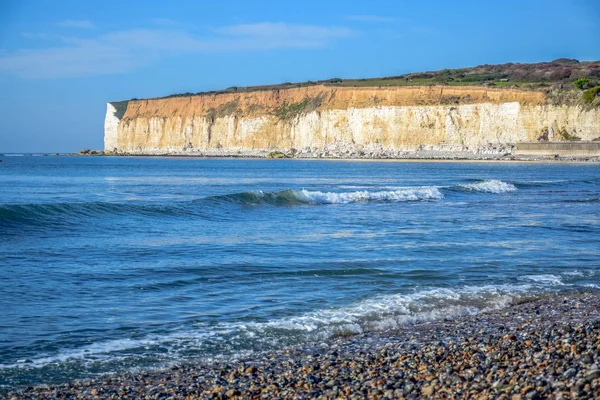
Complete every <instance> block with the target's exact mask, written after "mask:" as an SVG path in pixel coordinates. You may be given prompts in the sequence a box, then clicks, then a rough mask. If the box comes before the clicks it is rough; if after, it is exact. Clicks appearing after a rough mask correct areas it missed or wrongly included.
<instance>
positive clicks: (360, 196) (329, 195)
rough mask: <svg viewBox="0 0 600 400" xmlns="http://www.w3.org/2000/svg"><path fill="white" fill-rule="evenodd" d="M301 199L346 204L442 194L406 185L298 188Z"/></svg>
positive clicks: (315, 202) (311, 201)
mask: <svg viewBox="0 0 600 400" xmlns="http://www.w3.org/2000/svg"><path fill="white" fill-rule="evenodd" d="M294 193H295V195H296V197H297V198H298V199H299V200H301V201H306V202H308V203H311V204H347V203H358V202H367V201H389V202H402V201H426V200H441V199H442V198H443V197H444V195H443V194H442V193H441V192H440V190H439V189H438V188H437V187H433V186H430V187H410V188H409V187H407V188H398V189H396V190H389V191H378V192H369V191H367V190H362V191H356V192H342V193H335V192H320V191H309V190H299V191H295V192H294Z"/></svg>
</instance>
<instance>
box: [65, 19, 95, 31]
mask: <svg viewBox="0 0 600 400" xmlns="http://www.w3.org/2000/svg"><path fill="white" fill-rule="evenodd" d="M56 25H57V26H60V27H61V28H81V29H95V28H96V25H94V24H93V23H92V22H91V21H87V20H73V19H67V20H64V21H61V22H59V23H58V24H56Z"/></svg>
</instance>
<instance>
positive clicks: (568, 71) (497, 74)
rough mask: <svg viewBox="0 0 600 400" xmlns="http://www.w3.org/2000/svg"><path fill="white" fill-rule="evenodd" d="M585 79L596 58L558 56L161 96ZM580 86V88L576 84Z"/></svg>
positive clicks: (536, 84)
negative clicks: (535, 60) (532, 61)
mask: <svg viewBox="0 0 600 400" xmlns="http://www.w3.org/2000/svg"><path fill="white" fill-rule="evenodd" d="M582 78H585V79H587V81H588V82H589V84H593V86H598V85H600V61H584V62H579V61H577V60H573V59H568V58H560V59H557V60H554V61H550V62H541V63H536V64H520V63H507V64H495V65H490V64H485V65H479V66H477V67H471V68H458V69H444V70H440V71H431V72H417V73H408V74H403V75H397V76H389V77H379V78H366V79H340V78H332V79H327V80H321V81H308V82H298V83H290V82H286V83H282V84H278V85H264V86H248V87H238V86H233V87H230V88H227V89H224V90H218V91H212V92H199V93H184V94H174V95H171V96H166V97H163V98H171V97H187V96H203V95H215V94H223V93H244V92H256V91H267V90H285V89H293V88H302V87H310V86H316V85H324V86H334V87H335V86H337V87H394V86H430V85H447V86H488V87H512V88H519V89H526V90H527V89H529V90H546V91H550V90H560V91H569V90H571V91H573V90H576V87H575V86H574V85H573V84H574V82H576V81H578V80H581V79H582ZM580 89H581V88H580Z"/></svg>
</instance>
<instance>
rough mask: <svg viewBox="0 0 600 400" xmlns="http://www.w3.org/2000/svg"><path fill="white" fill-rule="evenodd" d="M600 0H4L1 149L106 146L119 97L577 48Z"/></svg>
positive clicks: (593, 25)
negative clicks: (109, 106) (112, 106)
mask: <svg viewBox="0 0 600 400" xmlns="http://www.w3.org/2000/svg"><path fill="white" fill-rule="evenodd" d="M599 21H600V1H598V0H539V1H538V0H503V1H493V0H490V1H481V0H477V1H459V0H456V1H446V0H430V1H427V0H421V1H401V0H395V1H378V0H371V1H348V0H339V1H338V0H334V1H328V0H303V1H300V2H298V1H289V2H288V1H281V0H279V1H260V0H254V1H245V0H244V1H227V0H221V1H214V0H211V1H201V0H198V1H192V0H190V1H175V0H174V1H164V0H161V1H152V0H144V1H138V0H128V1H123V0H119V1H113V0H102V1H96V0H86V1H81V0H76V1H75V0H57V1H47V0H28V1H21V0H0V153H10V152H48V153H50V152H52V153H54V152H77V151H79V150H81V149H84V148H88V149H102V148H103V135H104V116H105V113H106V103H107V102H109V101H117V100H125V99H131V98H145V97H158V96H165V95H169V94H173V93H185V92H192V93H195V92H200V91H207V90H215V89H223V88H227V87H231V86H250V85H261V84H274V83H282V82H299V81H306V80H320V79H329V78H333V77H338V78H368V77H377V76H390V75H400V74H403V73H408V72H418V71H432V70H439V69H444V68H460V67H468V66H475V65H480V64H496V63H506V62H541V61H550V60H553V59H556V58H561V57H568V58H576V59H578V60H581V61H588V60H600V22H599Z"/></svg>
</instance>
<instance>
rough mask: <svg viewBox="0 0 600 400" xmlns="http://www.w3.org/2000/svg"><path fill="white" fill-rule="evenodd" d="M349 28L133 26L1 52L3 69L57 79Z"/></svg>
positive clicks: (304, 39)
mask: <svg viewBox="0 0 600 400" xmlns="http://www.w3.org/2000/svg"><path fill="white" fill-rule="evenodd" d="M351 34H352V31H351V30H350V29H348V28H338V27H322V26H314V25H292V24H285V23H259V24H247V25H234V26H228V27H223V28H218V29H215V30H214V32H213V35H212V36H209V37H199V36H195V35H192V34H190V33H188V32H186V31H184V30H166V29H130V30H124V31H119V32H112V33H107V34H103V35H98V36H96V37H94V38H85V39H84V38H81V37H75V36H70V37H61V38H60V41H61V45H60V46H57V47H48V48H45V49H21V50H17V51H13V52H8V53H6V52H5V53H0V72H5V73H9V74H12V75H17V76H20V77H23V78H35V79H52V78H68V77H75V76H89V75H98V74H115V73H124V72H129V71H132V70H135V69H137V68H140V67H144V66H147V65H150V64H152V63H153V62H155V61H157V60H159V59H161V58H166V57H170V56H173V55H177V54H192V53H206V52H217V51H220V52H228V51H239V50H269V49H284V48H285V49H289V48H315V47H323V46H326V45H328V44H329V43H331V41H333V40H335V39H340V38H345V37H348V36H350V35H351Z"/></svg>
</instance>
